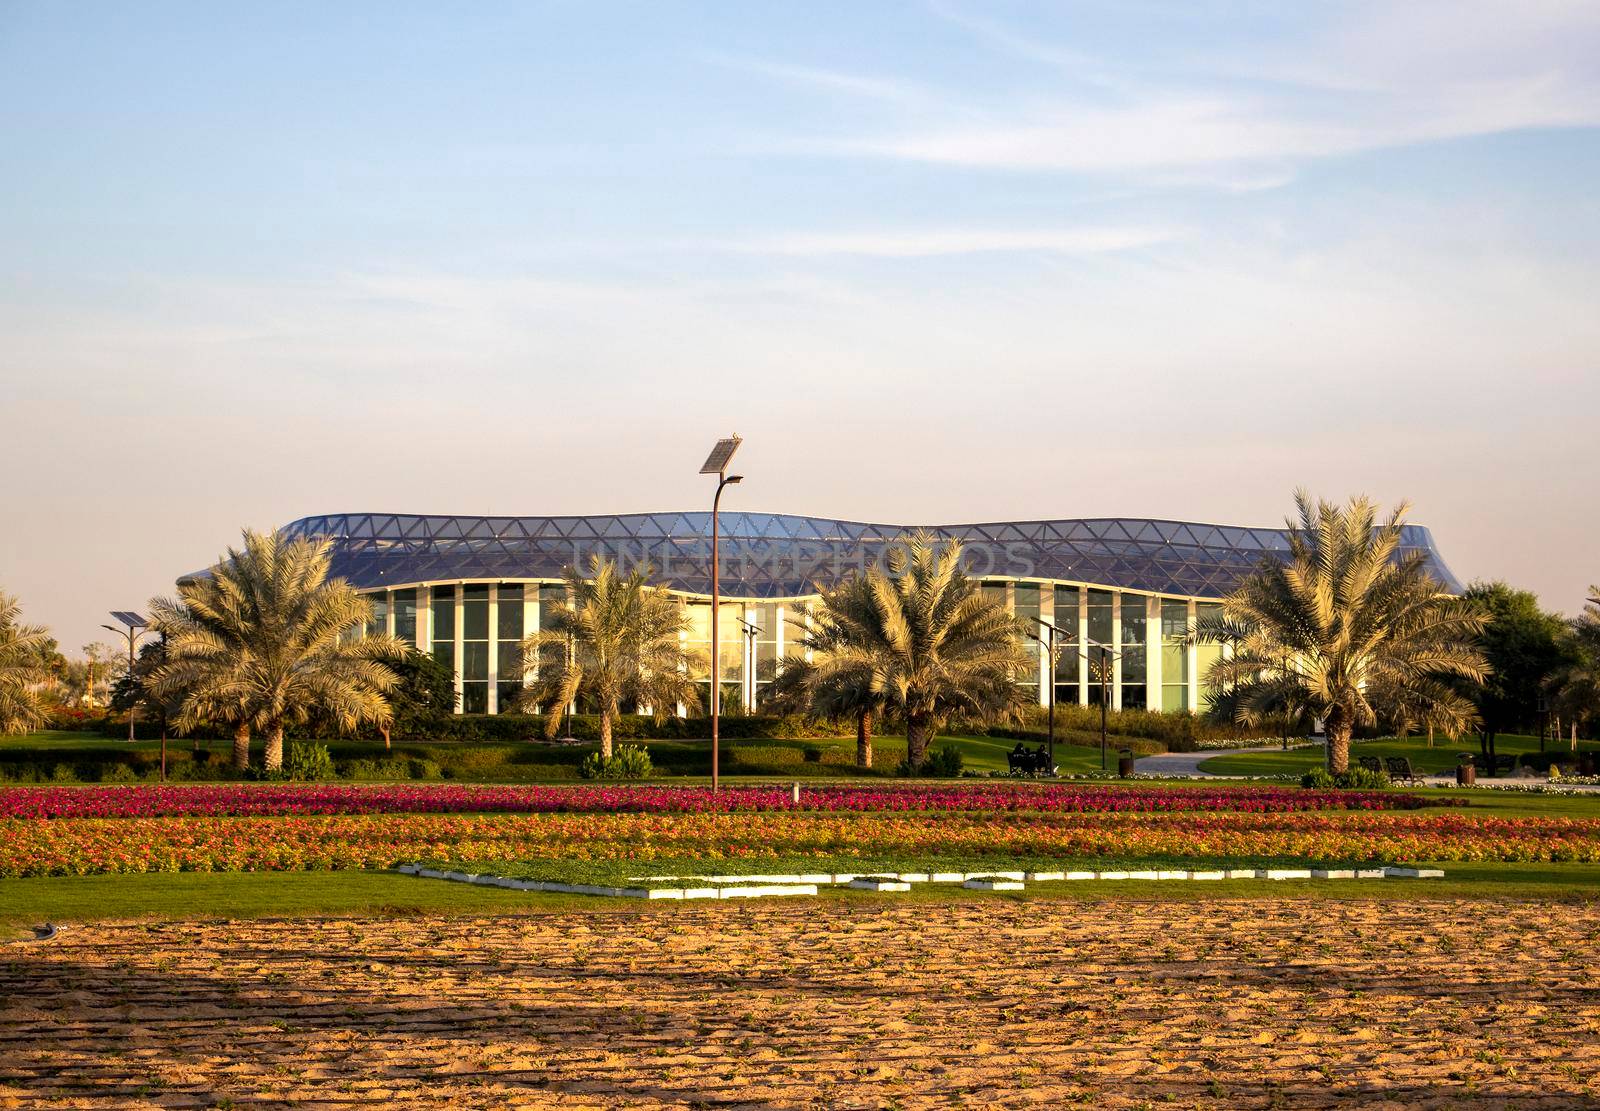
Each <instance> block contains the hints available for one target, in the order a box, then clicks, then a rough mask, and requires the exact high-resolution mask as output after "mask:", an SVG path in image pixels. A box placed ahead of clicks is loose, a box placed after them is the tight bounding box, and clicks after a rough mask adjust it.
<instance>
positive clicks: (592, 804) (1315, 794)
mask: <svg viewBox="0 0 1600 1111" xmlns="http://www.w3.org/2000/svg"><path fill="white" fill-rule="evenodd" d="M1439 805H1464V803H1461V802H1459V801H1445V800H1435V799H1428V798H1423V797H1421V796H1419V795H1409V794H1402V793H1398V792H1389V791H1306V790H1302V789H1300V788H1298V787H1195V788H1185V787H1162V786H1128V787H1121V786H1084V785H1076V784H1041V785H1028V784H1005V785H998V784H984V785H977V786H938V787H849V786H838V787H836V786H830V787H807V788H805V789H804V790H802V791H801V793H800V803H799V805H798V806H796V804H795V803H794V800H793V796H792V795H791V794H790V791H789V790H788V789H786V788H779V787H735V788H729V789H727V790H724V791H721V792H719V793H717V794H712V793H711V792H710V791H709V790H707V789H705V788H703V787H648V786H638V787H621V786H593V787H522V786H505V787H495V786H485V787H475V786H457V785H453V784H427V785H411V784H401V785H382V786H370V787H364V786H353V785H347V784H330V785H322V784H314V785H303V786H297V785H292V784H259V785H249V784H245V785H240V784H216V785H195V786H180V787H154V786H135V787H13V788H9V789H5V790H0V818H23V819H38V818H156V817H229V816H231V817H276V816H288V815H306V814H462V813H514V814H558V813H568V814H608V813H645V814H685V813H751V812H758V811H780V810H802V811H812V812H832V811H851V812H883V811H947V812H977V811H988V812H993V811H1012V812H1015V811H1025V812H1037V813H1046V814H1052V813H1053V814H1071V813H1077V814H1101V813H1151V812H1161V811H1227V812H1235V813H1247V814H1272V813H1285V812H1291V811H1307V810H1415V809H1418V808H1421V807H1425V806H1439Z"/></svg>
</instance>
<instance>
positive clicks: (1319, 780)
mask: <svg viewBox="0 0 1600 1111" xmlns="http://www.w3.org/2000/svg"><path fill="white" fill-rule="evenodd" d="M1300 786H1302V787H1307V788H1310V789H1312V790H1318V791H1328V790H1332V789H1334V788H1339V789H1342V790H1353V791H1376V790H1380V789H1382V788H1384V787H1387V786H1389V776H1388V775H1387V774H1386V773H1384V772H1374V771H1368V770H1367V769H1366V768H1348V769H1346V770H1345V771H1342V772H1329V771H1328V769H1327V768H1313V769H1312V770H1311V771H1309V772H1307V773H1306V774H1305V775H1303V776H1301V777H1300Z"/></svg>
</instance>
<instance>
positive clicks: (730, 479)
mask: <svg viewBox="0 0 1600 1111" xmlns="http://www.w3.org/2000/svg"><path fill="white" fill-rule="evenodd" d="M739 443H740V438H739V437H738V436H729V437H728V438H727V439H724V440H718V441H717V446H716V447H714V448H712V449H711V454H710V455H708V456H706V461H705V463H704V464H703V465H702V466H701V468H700V473H701V474H714V475H716V476H717V493H716V495H715V496H714V497H713V498H712V499H711V791H712V793H713V794H715V793H716V791H717V789H718V787H719V786H720V785H721V780H720V778H719V769H718V759H717V755H718V753H717V733H718V725H719V724H720V718H721V716H722V662H721V660H720V659H718V656H717V653H718V649H719V646H720V643H721V641H720V637H719V635H718V634H719V626H720V625H721V624H722V620H721V618H722V580H721V575H720V564H721V554H722V553H721V551H720V550H719V542H720V540H721V536H720V532H719V527H718V519H717V514H718V513H719V512H720V510H721V507H722V491H723V490H724V489H725V488H727V487H729V486H732V485H733V484H734V483H736V482H743V481H744V476H743V475H737V474H733V475H731V474H729V473H728V461H729V460H730V459H732V458H733V453H734V452H736V451H738V450H739Z"/></svg>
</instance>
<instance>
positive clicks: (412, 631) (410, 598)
mask: <svg viewBox="0 0 1600 1111" xmlns="http://www.w3.org/2000/svg"><path fill="white" fill-rule="evenodd" d="M394 635H395V636H396V637H398V638H400V639H401V640H403V641H405V642H406V643H407V644H409V645H411V646H412V647H413V648H415V647H417V592H416V590H414V589H413V590H397V591H395V592H394Z"/></svg>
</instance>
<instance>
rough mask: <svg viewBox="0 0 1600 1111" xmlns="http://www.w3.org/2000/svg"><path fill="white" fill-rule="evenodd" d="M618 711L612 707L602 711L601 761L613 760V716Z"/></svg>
mask: <svg viewBox="0 0 1600 1111" xmlns="http://www.w3.org/2000/svg"><path fill="white" fill-rule="evenodd" d="M615 712H616V711H615V710H614V709H612V707H610V706H603V707H601V709H600V759H602V760H609V759H611V715H612V714H614V713H615Z"/></svg>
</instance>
